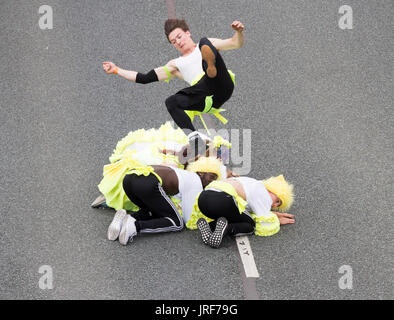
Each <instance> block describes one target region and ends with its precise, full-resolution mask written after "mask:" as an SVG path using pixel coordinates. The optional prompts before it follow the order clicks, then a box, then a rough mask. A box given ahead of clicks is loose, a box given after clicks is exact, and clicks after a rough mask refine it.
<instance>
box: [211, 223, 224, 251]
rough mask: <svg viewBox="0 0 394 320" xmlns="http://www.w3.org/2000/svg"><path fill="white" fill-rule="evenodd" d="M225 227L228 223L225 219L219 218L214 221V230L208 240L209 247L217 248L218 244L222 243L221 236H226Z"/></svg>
mask: <svg viewBox="0 0 394 320" xmlns="http://www.w3.org/2000/svg"><path fill="white" fill-rule="evenodd" d="M227 227H228V221H227V219H226V218H224V217H220V218H219V219H218V220H217V221H216V229H215V231H214V232H213V234H212V236H211V237H210V238H209V245H210V246H211V247H212V248H219V246H220V244H221V243H222V240H223V236H224V235H225V234H226V230H227Z"/></svg>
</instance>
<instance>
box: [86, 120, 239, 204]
mask: <svg viewBox="0 0 394 320" xmlns="http://www.w3.org/2000/svg"><path fill="white" fill-rule="evenodd" d="M207 139H209V138H207ZM187 144H188V139H187V136H186V135H185V133H184V132H183V131H182V130H181V129H180V128H177V129H174V128H173V127H172V125H171V123H170V122H166V123H165V124H164V125H162V126H161V127H160V128H159V129H154V128H152V129H149V130H145V129H139V130H135V131H130V132H129V133H128V135H127V136H126V137H124V138H122V139H121V140H120V141H119V142H118V143H117V145H116V148H115V149H114V151H113V153H112V155H111V156H110V158H109V160H110V164H107V165H105V166H104V168H103V178H102V180H101V182H100V184H99V185H98V188H99V190H100V192H101V195H100V196H99V197H97V198H96V199H95V200H94V202H93V203H92V204H91V206H92V207H94V208H99V207H110V208H114V209H115V210H119V209H126V210H129V211H137V210H138V209H139V208H138V206H137V205H135V204H133V203H132V202H131V201H130V199H129V198H128V197H127V196H126V194H125V192H124V190H123V188H122V182H123V178H124V176H125V175H126V172H127V171H128V170H130V168H131V167H132V166H133V165H134V164H135V162H136V161H137V162H138V163H142V164H143V165H167V166H173V167H176V168H181V169H183V168H185V165H187V163H184V158H183V157H182V155H183V151H184V150H185V147H186V146H187ZM208 144H209V150H207V154H206V156H208V155H216V154H218V153H219V155H220V157H221V156H223V153H225V152H227V151H228V148H230V147H231V144H230V143H229V142H228V141H227V140H225V139H223V138H222V137H220V136H215V137H214V138H213V139H212V140H211V141H209V142H208ZM208 152H210V153H209V154H208ZM221 176H222V177H223V178H226V176H227V177H230V176H234V174H233V173H232V172H231V171H230V170H228V169H227V168H226V166H225V165H224V164H222V167H221Z"/></svg>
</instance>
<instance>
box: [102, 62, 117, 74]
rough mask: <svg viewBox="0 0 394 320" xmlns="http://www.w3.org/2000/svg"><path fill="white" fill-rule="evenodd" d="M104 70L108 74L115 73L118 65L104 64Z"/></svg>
mask: <svg viewBox="0 0 394 320" xmlns="http://www.w3.org/2000/svg"><path fill="white" fill-rule="evenodd" d="M103 69H104V71H105V72H106V73H107V74H110V73H114V71H115V69H116V65H115V64H114V63H113V62H109V61H106V62H103Z"/></svg>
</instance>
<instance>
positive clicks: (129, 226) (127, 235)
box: [119, 215, 137, 246]
mask: <svg viewBox="0 0 394 320" xmlns="http://www.w3.org/2000/svg"><path fill="white" fill-rule="evenodd" d="M135 221H136V220H135V219H134V218H133V217H132V216H130V215H126V217H125V218H124V219H123V222H122V229H121V230H120V235H119V242H120V243H121V244H123V245H124V246H125V245H126V244H127V243H128V242H129V241H133V237H134V236H135V235H137V228H136V227H135Z"/></svg>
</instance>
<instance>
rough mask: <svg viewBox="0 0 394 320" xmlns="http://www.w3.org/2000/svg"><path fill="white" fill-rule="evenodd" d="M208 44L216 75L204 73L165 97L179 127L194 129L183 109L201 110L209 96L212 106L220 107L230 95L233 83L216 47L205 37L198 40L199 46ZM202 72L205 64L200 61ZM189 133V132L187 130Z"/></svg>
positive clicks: (169, 110) (168, 108)
mask: <svg viewBox="0 0 394 320" xmlns="http://www.w3.org/2000/svg"><path fill="white" fill-rule="evenodd" d="M203 45H208V46H209V47H210V48H211V49H212V51H213V52H214V54H215V65H216V69H217V76H216V77H215V78H209V77H208V76H207V75H206V74H205V75H204V76H203V77H202V78H201V80H200V81H199V82H197V83H196V84H195V85H194V86H191V87H187V88H184V89H182V90H180V91H178V92H177V93H176V94H174V95H172V96H170V97H168V98H167V99H166V102H165V103H166V107H167V110H168V112H169V113H170V114H171V117H172V118H173V119H174V121H175V123H176V124H177V125H178V127H180V128H181V129H183V130H185V129H187V130H191V131H196V129H195V128H194V126H193V124H192V122H191V120H190V118H189V116H188V115H187V114H186V113H185V110H194V111H200V112H201V111H203V110H204V108H205V98H206V97H207V96H211V95H213V97H212V100H213V105H212V107H213V108H220V107H221V106H222V105H223V103H225V102H226V101H227V100H228V99H229V98H230V97H231V95H232V93H233V90H234V83H233V80H232V79H231V76H230V74H229V73H228V70H227V67H226V65H225V63H224V61H223V59H222V57H221V55H220V53H219V52H218V51H217V50H216V48H215V47H214V46H213V45H212V43H211V42H210V41H209V40H208V39H207V38H202V39H201V40H200V42H199V48H200V49H201V46H203ZM201 63H202V67H203V70H204V72H206V69H207V66H206V63H205V62H204V61H201ZM189 133H190V132H189Z"/></svg>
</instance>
